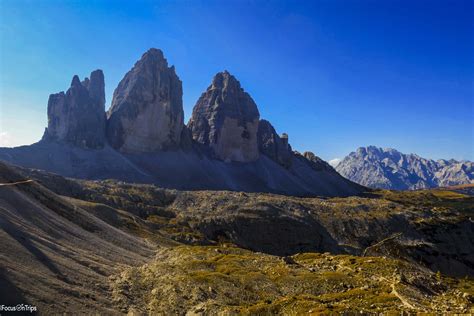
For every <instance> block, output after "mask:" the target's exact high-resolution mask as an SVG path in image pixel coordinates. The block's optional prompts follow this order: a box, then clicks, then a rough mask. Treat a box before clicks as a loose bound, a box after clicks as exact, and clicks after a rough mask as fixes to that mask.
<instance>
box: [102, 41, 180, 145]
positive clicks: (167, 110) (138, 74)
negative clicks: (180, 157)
mask: <svg viewBox="0 0 474 316" xmlns="http://www.w3.org/2000/svg"><path fill="white" fill-rule="evenodd" d="M182 95H183V90H182V83H181V80H179V78H178V76H177V75H176V72H175V69H174V66H172V67H168V62H167V61H166V59H165V58H164V56H163V53H162V51H161V50H158V49H154V48H152V49H150V50H149V51H147V52H146V53H145V54H143V56H142V58H141V59H140V60H139V61H138V62H137V63H136V64H135V66H134V67H133V68H132V69H131V70H130V71H129V72H128V73H127V74H126V75H125V77H124V78H123V79H122V81H120V83H119V85H118V87H117V88H116V89H115V92H114V96H113V100H112V105H111V108H110V110H109V111H108V113H107V117H108V122H107V138H108V141H109V143H110V144H111V145H112V146H113V147H114V148H116V149H118V150H120V151H123V152H132V153H140V152H155V151H160V150H166V149H173V148H177V147H178V146H179V145H180V141H181V135H182V131H183V127H184V123H183V121H184V113H183V100H182Z"/></svg>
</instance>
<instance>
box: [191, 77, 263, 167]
mask: <svg viewBox="0 0 474 316" xmlns="http://www.w3.org/2000/svg"><path fill="white" fill-rule="evenodd" d="M259 118H260V113H259V112H258V109H257V105H256V104H255V102H254V101H253V99H252V98H251V97H250V95H249V94H248V93H246V92H245V91H244V90H243V89H242V88H241V86H240V83H239V81H237V79H236V78H235V77H234V76H232V75H231V74H230V73H229V72H227V71H224V72H220V73H218V74H216V75H215V77H214V79H213V80H212V84H211V85H210V86H209V87H208V88H207V90H206V91H205V92H204V93H203V94H202V95H201V97H200V98H199V100H198V101H197V103H196V105H195V107H194V109H193V113H192V117H191V119H190V121H189V123H188V127H189V129H190V131H191V133H192V136H193V139H194V140H195V141H197V142H198V143H201V144H203V145H206V146H209V147H210V148H211V150H212V152H213V154H214V155H215V157H216V158H218V159H221V160H224V161H226V162H230V161H239V162H250V161H255V160H257V159H258V157H259V151H258V142H257V130H258V122H259Z"/></svg>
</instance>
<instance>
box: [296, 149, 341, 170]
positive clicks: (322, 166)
mask: <svg viewBox="0 0 474 316" xmlns="http://www.w3.org/2000/svg"><path fill="white" fill-rule="evenodd" d="M302 156H303V157H304V158H306V160H307V161H308V163H309V165H310V167H311V168H312V169H313V170H315V171H324V170H326V171H335V170H334V168H333V167H331V166H330V165H329V164H328V163H327V162H326V161H324V160H322V159H321V158H319V157H318V156H316V155H315V154H314V153H312V152H311V151H305V152H304V153H303V155H302Z"/></svg>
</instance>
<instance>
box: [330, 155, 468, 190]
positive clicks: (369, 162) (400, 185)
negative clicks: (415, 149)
mask: <svg viewBox="0 0 474 316" xmlns="http://www.w3.org/2000/svg"><path fill="white" fill-rule="evenodd" d="M336 170H337V171H338V172H339V173H340V174H341V175H343V176H344V177H346V178H347V179H350V180H351V181H354V182H357V183H359V184H361V185H364V186H368V187H371V188H381V189H394V190H416V189H426V188H434V187H439V186H452V185H460V184H471V183H474V163H472V162H470V161H456V160H453V159H451V160H437V161H435V160H432V159H425V158H422V157H419V156H417V155H414V154H409V155H407V154H403V153H401V152H399V151H397V150H395V149H392V148H388V149H382V148H378V147H375V146H368V147H360V148H358V149H357V150H356V151H355V152H352V153H350V154H349V155H348V156H347V157H345V158H344V159H343V160H342V161H341V162H340V163H339V164H338V165H337V166H336Z"/></svg>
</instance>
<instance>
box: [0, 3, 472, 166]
mask: <svg viewBox="0 0 474 316" xmlns="http://www.w3.org/2000/svg"><path fill="white" fill-rule="evenodd" d="M473 21H474V1H468V0H467V1H458V0H454V1H436V0H426V1H414V0H410V1H408V0H407V1H390V0H384V1H379V0H375V1H369V0H360V1H351V0H339V1H338V0H328V1H288V2H286V1H263V0H261V1H259V0H255V1H228V0H226V1H197V0H192V1H191V0H189V1H123V2H122V1H59V0H57V1H49V0H32V1H22V0H0V45H1V46H0V52H1V56H0V70H1V71H0V89H1V90H0V101H1V105H0V116H1V117H0V140H1V141H2V142H3V145H5V144H6V145H8V144H9V145H19V144H29V143H32V142H35V141H37V140H39V139H40V137H41V135H42V133H43V130H44V127H45V126H46V121H47V117H46V107H47V100H48V96H49V94H50V93H55V92H59V91H62V90H66V89H67V88H68V86H69V84H70V81H71V78H72V76H73V75H74V74H78V75H79V76H80V77H81V78H82V77H84V76H87V75H88V74H89V73H90V71H91V70H94V69H97V68H100V69H103V70H104V73H105V78H106V95H107V107H108V106H109V104H110V101H111V98H112V93H113V90H114V88H115V87H116V86H117V84H118V82H119V81H120V79H121V78H122V77H123V75H124V74H125V73H126V72H127V71H128V70H129V69H130V68H131V66H132V65H133V64H134V62H135V61H136V60H137V59H138V58H139V57H140V56H141V54H142V53H143V52H145V51H146V50H147V49H148V48H150V47H157V48H161V49H162V50H163V51H164V53H165V56H166V57H167V59H168V61H169V62H170V64H174V65H175V66H176V70H177V73H178V75H179V77H180V78H181V80H182V81H183V89H184V111H185V116H186V121H187V120H188V118H189V116H190V114H191V111H192V108H193V106H194V104H195V102H196V100H197V99H198V97H199V95H200V94H201V93H202V91H203V90H205V88H206V87H207V86H208V85H209V83H210V81H211V78H212V77H213V75H214V74H215V73H216V72H218V71H222V70H224V69H227V70H229V71H230V72H231V73H232V74H234V75H235V76H236V77H237V78H238V79H239V80H240V82H241V83H242V85H243V87H244V89H245V90H247V91H248V92H249V93H250V94H251V95H252V97H253V98H254V100H255V101H256V103H257V105H258V106H259V109H260V113H261V117H262V118H265V119H268V120H269V121H271V122H272V123H273V125H274V126H275V128H276V129H277V131H278V132H280V133H281V132H287V133H288V134H289V136H290V143H291V144H292V145H293V148H294V149H296V150H298V151H305V150H311V151H314V152H315V153H316V154H317V155H320V156H321V157H322V158H324V159H327V160H329V159H332V158H336V157H343V156H344V155H346V154H348V153H349V152H351V151H353V150H355V149H356V148H357V147H359V146H366V145H377V146H381V147H394V148H397V149H399V150H400V151H402V152H406V153H410V152H413V153H417V154H419V155H421V156H425V157H428V158H435V159H437V158H457V159H470V160H474V127H473V126H474V105H473V103H474V95H473V93H474V92H473V90H474V83H473V77H474V65H473V63H474V61H473V58H474V57H473V56H474V22H473Z"/></svg>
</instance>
